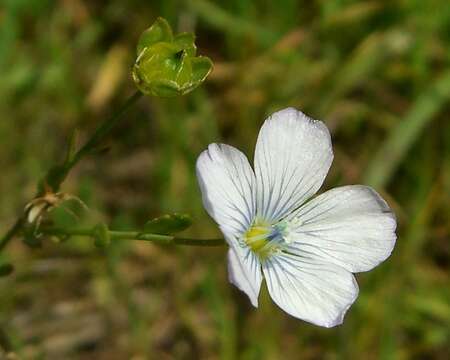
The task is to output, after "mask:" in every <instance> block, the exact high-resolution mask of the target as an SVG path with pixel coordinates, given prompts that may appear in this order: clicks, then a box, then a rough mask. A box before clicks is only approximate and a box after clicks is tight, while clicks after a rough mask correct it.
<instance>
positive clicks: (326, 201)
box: [197, 108, 396, 327]
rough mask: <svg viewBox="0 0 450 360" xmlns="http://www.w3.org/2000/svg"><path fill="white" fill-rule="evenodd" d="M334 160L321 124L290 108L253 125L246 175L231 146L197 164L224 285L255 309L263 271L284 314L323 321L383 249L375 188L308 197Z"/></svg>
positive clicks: (388, 225)
mask: <svg viewBox="0 0 450 360" xmlns="http://www.w3.org/2000/svg"><path fill="white" fill-rule="evenodd" d="M332 160H333V151H332V147H331V137H330V133H329V131H328V129H327V127H326V126H325V125H324V123H322V122H321V121H317V120H312V119H310V118H308V117H307V116H305V115H304V114H303V113H301V112H299V111H297V110H295V109H292V108H289V109H285V110H282V111H279V112H277V113H275V114H273V115H272V116H271V117H269V119H267V120H266V121H265V123H264V125H263V126H262V128H261V131H260V133H259V137H258V140H257V144H256V150H255V159H254V163H255V164H254V171H253V170H252V168H251V166H250V164H249V162H248V160H247V158H246V157H245V155H244V154H243V153H241V152H240V151H239V150H237V149H235V148H234V147H232V146H229V145H224V144H211V145H210V146H209V147H208V149H207V150H205V151H204V152H203V153H202V154H201V155H200V156H199V158H198V160H197V176H198V179H199V183H200V187H201V191H202V195H203V203H204V206H205V208H206V210H207V211H208V213H209V214H210V215H211V217H212V218H213V219H214V220H215V221H216V223H217V224H218V225H219V226H220V229H221V231H222V233H223V234H224V236H225V239H226V241H227V243H228V245H229V246H230V249H229V250H228V271H229V279H230V281H231V282H232V283H233V284H234V285H236V286H237V287H238V288H239V289H241V290H242V291H243V292H245V293H246V294H247V295H248V297H249V298H250V301H251V303H252V304H253V305H254V306H255V307H257V306H258V295H259V291H260V287H261V282H262V278H263V276H264V278H265V281H266V284H267V287H268V290H269V293H270V296H271V297H272V299H273V300H274V301H275V303H276V304H277V305H278V306H279V307H281V308H282V309H283V310H284V311H286V312H287V313H289V314H291V315H292V316H295V317H297V318H300V319H303V320H305V321H308V322H311V323H313V324H317V325H320V326H325V327H332V326H336V325H339V324H341V323H342V321H343V318H344V315H345V312H346V311H347V310H348V308H349V307H350V305H351V304H352V303H353V302H354V301H355V299H356V297H357V296H358V284H357V283H356V280H355V277H354V276H353V273H357V272H362V271H368V270H370V269H372V268H374V267H375V266H377V265H378V264H379V263H380V262H382V261H383V260H385V259H386V258H387V257H389V255H390V254H391V251H392V249H393V247H394V245H395V240H396V234H395V229H396V220H395V216H394V214H393V213H392V211H391V210H390V208H389V206H388V205H387V203H386V202H385V201H384V200H383V199H382V198H381V197H380V195H378V194H377V193H376V192H375V191H374V190H373V189H371V188H370V187H367V186H362V185H350V186H343V187H338V188H335V189H332V190H329V191H327V192H325V193H323V194H321V195H318V196H316V197H314V198H312V199H311V197H312V196H313V195H314V194H315V193H316V192H317V191H318V190H319V188H320V187H321V185H322V183H323V181H324V179H325V177H326V175H327V173H328V170H329V168H330V166H331V162H332Z"/></svg>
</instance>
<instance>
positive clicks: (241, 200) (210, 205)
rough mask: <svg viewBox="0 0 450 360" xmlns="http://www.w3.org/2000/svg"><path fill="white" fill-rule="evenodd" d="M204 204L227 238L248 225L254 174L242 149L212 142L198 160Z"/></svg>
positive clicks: (253, 209) (252, 205)
mask: <svg viewBox="0 0 450 360" xmlns="http://www.w3.org/2000/svg"><path fill="white" fill-rule="evenodd" d="M197 177H198V181H199V184H200V189H201V192H202V198H203V204H204V206H205V209H206V210H207V211H208V213H209V215H210V216H211V217H212V218H213V219H214V220H215V221H216V223H217V224H218V225H219V226H220V229H221V230H222V232H223V233H224V235H225V237H226V238H227V240H228V241H230V238H234V237H238V236H239V235H240V234H242V233H243V232H245V231H246V230H247V228H248V227H249V226H250V224H251V222H252V221H253V218H254V216H255V209H256V205H255V175H254V173H253V170H252V168H251V167H250V164H249V162H248V160H247V158H246V157H245V155H244V154H243V153H241V152H240V151H239V150H237V149H235V148H234V147H232V146H228V145H224V144H211V145H209V147H208V149H207V150H205V151H203V152H202V153H201V154H200V156H199V158H198V160H197Z"/></svg>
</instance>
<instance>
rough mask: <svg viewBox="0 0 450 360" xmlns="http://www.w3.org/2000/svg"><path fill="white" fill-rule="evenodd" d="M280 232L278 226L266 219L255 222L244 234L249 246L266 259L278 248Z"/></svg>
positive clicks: (261, 258)
mask: <svg viewBox="0 0 450 360" xmlns="http://www.w3.org/2000/svg"><path fill="white" fill-rule="evenodd" d="M280 235H281V234H280V232H279V231H278V229H277V228H276V227H273V226H271V225H270V224H269V223H267V222H264V221H255V223H254V224H253V225H252V226H251V227H250V228H249V229H248V230H247V232H246V233H245V234H244V237H243V239H244V241H245V243H246V244H247V245H248V247H249V248H250V249H251V250H252V251H253V252H254V253H255V254H256V255H257V256H258V257H259V258H260V260H264V259H266V258H267V257H268V256H269V255H270V254H272V253H273V251H274V250H275V249H276V247H275V245H276V244H278V242H277V241H274V240H276V239H277V238H279V237H280Z"/></svg>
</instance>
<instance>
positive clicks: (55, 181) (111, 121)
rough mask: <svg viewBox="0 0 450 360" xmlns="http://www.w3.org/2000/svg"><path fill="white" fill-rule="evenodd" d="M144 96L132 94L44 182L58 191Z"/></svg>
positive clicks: (6, 238)
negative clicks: (73, 170) (82, 161)
mask: <svg viewBox="0 0 450 360" xmlns="http://www.w3.org/2000/svg"><path fill="white" fill-rule="evenodd" d="M141 96H142V93H141V92H139V91H137V92H135V93H134V94H133V95H132V96H130V97H129V98H128V99H127V101H125V103H124V104H123V105H122V106H121V107H120V108H119V109H118V110H117V111H116V112H115V113H114V114H113V115H112V116H111V117H110V118H108V119H106V120H105V121H103V122H102V123H101V124H100V126H99V127H98V128H97V130H95V131H94V133H93V134H92V136H91V137H90V138H89V140H88V141H87V142H86V143H85V144H84V145H83V146H82V147H81V148H80V149H79V150H78V151H77V152H76V153H75V154H74V155H73V157H72V158H71V160H70V161H68V162H67V163H64V164H63V165H62V166H61V167H59V168H58V172H57V176H56V175H55V171H54V170H55V167H52V168H51V169H50V170H49V171H48V172H47V174H46V175H45V177H44V181H43V183H44V184H46V185H48V186H50V188H51V189H52V191H54V192H57V191H58V190H59V188H60V187H61V184H62V183H63V182H64V180H65V179H66V178H67V176H68V175H69V173H70V171H71V170H72V169H73V168H74V167H75V165H77V164H78V163H79V162H80V160H81V159H82V158H84V157H85V156H87V155H89V154H91V153H92V151H93V150H95V148H96V147H97V146H98V144H99V143H100V142H101V141H102V140H103V139H104V138H105V137H106V136H107V135H108V134H109V133H110V132H111V130H112V129H113V127H114V126H115V125H117V123H118V122H119V120H121V119H122V117H123V115H124V114H125V112H126V111H127V110H128V109H129V108H130V107H131V106H132V105H133V104H134V103H136V101H137V100H138V99H139V98H140V97H141ZM41 193H42V189H41V187H40V186H39V185H38V191H37V193H36V197H38V196H40V195H41ZM24 221H25V215H24V214H23V215H22V216H20V217H19V218H18V219H17V220H16V222H15V223H14V225H12V226H11V228H10V229H9V230H8V231H7V232H6V233H5V235H3V236H2V237H1V238H0V251H2V250H3V249H4V247H5V246H6V245H7V244H8V243H9V242H10V241H11V240H12V239H13V238H14V236H15V235H16V234H17V233H18V232H19V231H20V230H21V229H22V226H23V224H24Z"/></svg>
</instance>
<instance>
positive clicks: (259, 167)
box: [255, 108, 333, 221]
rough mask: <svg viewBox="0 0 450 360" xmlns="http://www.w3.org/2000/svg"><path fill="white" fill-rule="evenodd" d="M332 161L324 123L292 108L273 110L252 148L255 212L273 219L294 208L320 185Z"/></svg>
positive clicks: (329, 141) (329, 142)
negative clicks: (255, 198) (255, 188)
mask: <svg viewBox="0 0 450 360" xmlns="http://www.w3.org/2000/svg"><path fill="white" fill-rule="evenodd" d="M332 161H333V151H332V148H331V138H330V133H329V131H328V129H327V127H326V126H325V124H324V123H322V122H321V121H317V120H312V119H310V118H309V117H307V116H306V115H304V114H303V113H301V112H300V111H297V110H295V109H293V108H288V109H285V110H282V111H279V112H276V113H274V114H273V115H272V116H271V117H269V118H268V119H267V120H266V121H265V123H264V125H263V126H262V128H261V131H260V133H259V136H258V141H257V144H256V150H255V173H256V182H257V189H258V190H257V194H258V195H257V214H258V216H261V217H262V218H264V219H266V220H267V221H277V220H279V219H281V218H283V217H284V216H285V215H287V214H289V213H290V212H292V211H293V210H295V209H296V208H298V207H299V206H300V205H301V204H303V203H304V202H305V201H306V200H307V199H308V198H309V197H311V196H312V195H314V194H315V193H316V192H317V190H318V189H319V188H320V186H321V185H322V183H323V181H324V179H325V176H326V174H327V173H328V170H329V168H330V166H331V162H332Z"/></svg>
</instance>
